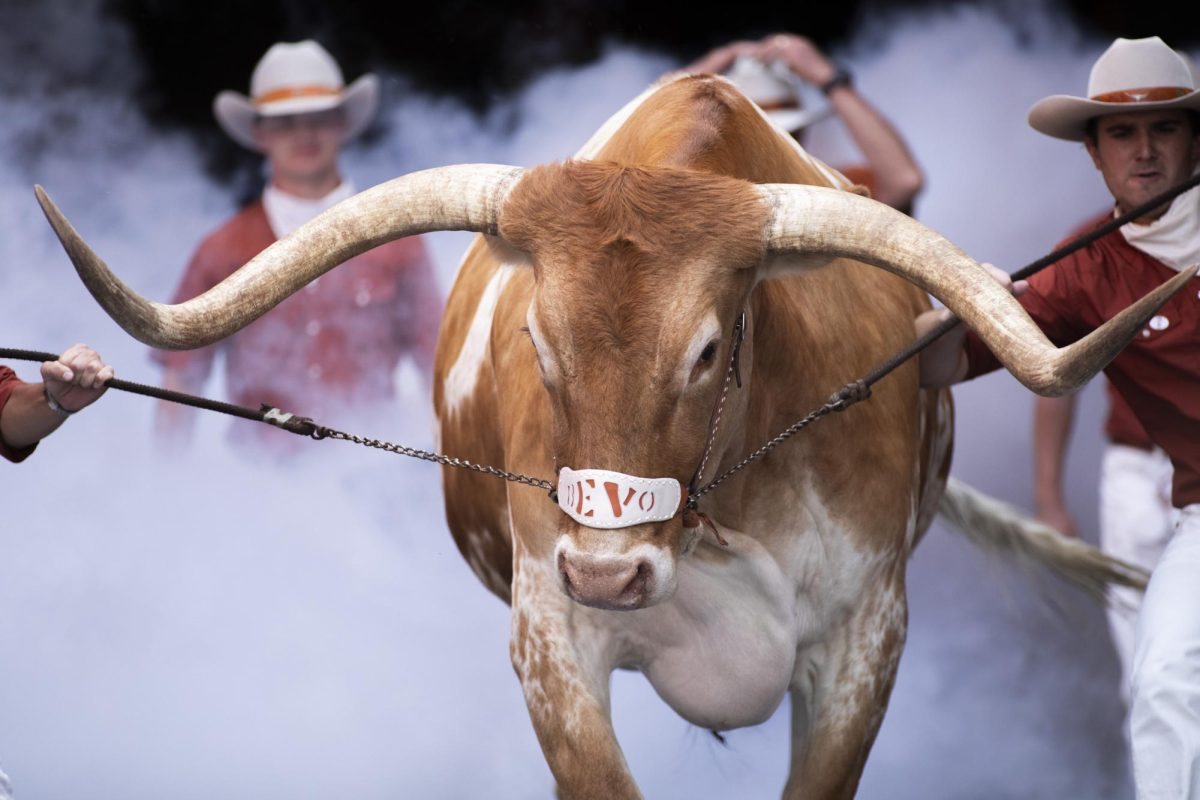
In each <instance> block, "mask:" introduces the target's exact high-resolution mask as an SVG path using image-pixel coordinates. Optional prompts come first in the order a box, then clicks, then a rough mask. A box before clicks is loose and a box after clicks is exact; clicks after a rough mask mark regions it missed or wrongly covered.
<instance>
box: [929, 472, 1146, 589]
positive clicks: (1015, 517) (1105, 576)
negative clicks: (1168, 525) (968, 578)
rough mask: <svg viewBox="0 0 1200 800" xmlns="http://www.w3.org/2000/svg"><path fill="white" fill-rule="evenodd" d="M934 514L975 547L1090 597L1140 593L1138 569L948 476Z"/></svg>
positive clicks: (1141, 578) (1142, 577) (1141, 576)
mask: <svg viewBox="0 0 1200 800" xmlns="http://www.w3.org/2000/svg"><path fill="white" fill-rule="evenodd" d="M938 511H939V513H941V515H942V516H943V517H944V518H945V519H946V521H947V522H949V523H950V524H951V525H952V526H954V527H955V528H957V529H958V530H959V532H961V533H963V534H965V535H966V537H967V538H968V539H970V540H971V541H972V542H974V543H975V544H976V545H978V546H979V547H981V548H983V549H985V550H989V551H992V552H998V553H1002V554H1004V555H1006V556H1011V557H1014V558H1016V559H1018V560H1019V561H1024V562H1027V563H1028V562H1033V563H1038V564H1044V565H1046V566H1048V567H1050V569H1052V570H1053V571H1054V572H1055V573H1057V574H1058V575H1059V576H1060V577H1062V578H1065V579H1066V580H1067V581H1069V582H1070V583H1073V584H1075V585H1076V586H1078V587H1079V588H1080V589H1083V590H1084V591H1085V592H1087V593H1088V594H1090V595H1092V596H1093V597H1096V598H1099V599H1100V600H1104V599H1105V598H1106V592H1105V589H1106V587H1108V586H1129V587H1132V588H1134V589H1145V588H1146V581H1147V580H1149V578H1150V575H1149V573H1147V572H1146V571H1145V570H1143V569H1142V568H1141V567H1138V566H1135V565H1133V564H1128V563H1126V562H1124V561H1120V560H1119V559H1116V558H1112V557H1111V556H1106V555H1105V554H1104V553H1102V552H1101V551H1100V550H1098V549H1097V548H1095V547H1092V546H1091V545H1090V544H1087V543H1086V542H1082V541H1080V540H1079V539H1074V538H1071V537H1069V536H1063V535H1062V534H1061V533H1059V532H1058V531H1056V530H1054V529H1053V528H1051V527H1050V526H1049V525H1044V524H1042V523H1040V522H1038V521H1036V520H1033V519H1030V518H1029V517H1027V516H1025V515H1024V514H1022V513H1021V512H1020V511H1018V510H1017V509H1015V508H1013V507H1012V506H1010V505H1007V504H1005V503H1002V502H1000V501H999V500H997V499H995V498H994V497H988V496H987V495H985V494H983V493H982V492H980V491H978V490H976V489H973V488H971V487H970V486H968V485H967V484H965V483H963V482H961V481H957V480H955V479H954V478H951V479H950V481H949V483H947V484H946V492H945V494H943V495H942V501H941V504H940V505H939V506H938Z"/></svg>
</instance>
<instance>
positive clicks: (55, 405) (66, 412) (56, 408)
mask: <svg viewBox="0 0 1200 800" xmlns="http://www.w3.org/2000/svg"><path fill="white" fill-rule="evenodd" d="M42 394H44V395H46V405H48V406H50V410H51V411H53V412H54V413H55V414H58V415H59V416H60V417H62V418H63V419H66V418H67V417H69V416H71V415H72V414H74V413H75V412H74V411H71V410H70V409H66V408H63V407H62V406H61V405H59V402H58V401H57V400H55V399H54V398H53V397H51V396H50V390H49V389H47V388H46V387H45V386H43V387H42Z"/></svg>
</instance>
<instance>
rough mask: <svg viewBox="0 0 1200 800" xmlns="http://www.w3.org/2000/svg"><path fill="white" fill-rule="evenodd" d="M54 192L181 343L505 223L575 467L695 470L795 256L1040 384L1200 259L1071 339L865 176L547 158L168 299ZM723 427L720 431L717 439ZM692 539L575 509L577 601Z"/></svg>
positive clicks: (465, 178)
mask: <svg viewBox="0 0 1200 800" xmlns="http://www.w3.org/2000/svg"><path fill="white" fill-rule="evenodd" d="M38 196H39V201H40V202H41V203H42V207H43V210H44V211H45V212H46V216H47V218H48V219H49V220H50V223H51V225H52V226H53V227H54V229H55V231H56V232H57V233H58V235H59V238H60V239H61V240H62V242H63V245H64V247H65V248H66V250H67V253H68V254H69V255H70V256H71V260H72V261H73V262H74V264H75V267H76V269H77V270H78V272H79V274H80V277H81V278H82V279H83V281H84V283H85V284H86V285H87V287H88V289H89V290H90V291H91V292H92V294H93V296H95V297H96V299H97V300H98V301H99V302H100V304H101V305H102V306H104V308H105V310H106V311H107V312H108V313H109V314H110V315H111V316H112V317H113V319H115V320H116V321H117V322H118V323H119V324H120V325H121V326H122V327H123V328H124V329H125V330H126V331H128V332H129V333H131V334H132V335H134V336H135V337H137V338H138V339H140V340H141V341H143V342H145V343H147V344H149V345H151V346H153V347H160V348H169V349H190V348H195V347H201V346H203V345H206V344H210V343H212V342H215V341H218V340H220V339H222V338H224V337H226V336H229V335H230V334H232V333H234V332H236V331H238V330H240V329H241V328H243V327H245V326H246V325H248V324H249V323H250V322H252V321H254V320H255V319H257V318H258V317H259V316H261V315H262V314H264V313H265V312H266V311H268V310H269V309H271V308H272V307H273V306H275V305H277V304H278V303H279V302H281V301H282V300H284V299H285V298H286V297H288V296H289V295H290V294H291V293H293V292H295V291H296V290H298V289H299V288H301V287H302V286H304V285H305V284H307V283H309V282H310V281H312V280H313V279H314V278H316V277H318V276H320V275H321V274H323V273H325V272H327V271H328V270H330V269H333V268H334V267H335V266H337V265H338V264H340V263H342V262H344V261H346V260H348V259H349V258H352V257H353V256H355V255H357V254H359V253H361V252H363V251H365V250H367V249H370V248H371V247H375V246H377V245H380V244H382V243H384V242H387V241H390V240H393V239H397V238H400V237H402V236H407V235H411V234H416V233H426V232H429V231H434V230H469V231H477V232H484V233H489V234H493V235H495V234H500V235H501V236H502V237H503V238H505V239H507V240H508V244H510V245H511V246H512V247H514V248H515V249H517V250H518V251H521V252H523V253H524V255H525V257H526V258H527V260H528V261H529V262H530V265H531V268H532V269H533V270H534V272H535V276H536V287H537V288H536V291H535V293H534V297H533V302H532V303H531V305H530V308H529V313H528V317H527V320H528V327H529V334H530V340H531V341H530V346H531V347H533V348H535V349H536V351H537V363H538V365H539V369H540V370H541V373H542V381H543V382H544V384H545V387H546V391H547V392H548V395H549V399H550V405H551V407H552V409H553V416H554V430H555V437H554V442H553V447H554V453H555V455H556V457H557V459H558V464H559V466H560V467H571V468H572V469H607V470H612V471H615V472H619V473H623V474H625V475H627V476H635V477H639V478H664V479H668V482H669V481H671V480H674V481H677V482H682V483H684V484H686V482H687V481H688V480H689V479H690V478H691V476H692V474H693V473H694V471H695V470H696V467H697V465H698V462H699V460H700V457H701V455H702V451H703V449H704V445H705V439H706V434H707V431H708V429H709V421H710V415H711V414H712V411H713V407H714V404H715V402H716V400H717V397H718V396H719V393H720V391H721V384H722V383H723V380H724V375H725V369H726V366H727V364H728V359H729V353H730V347H731V338H732V337H731V334H732V327H733V325H734V320H735V319H736V318H737V316H738V315H739V313H740V312H741V310H742V308H743V306H744V305H745V303H746V300H747V297H748V296H749V293H750V291H751V289H752V288H753V286H754V284H755V282H756V281H758V280H760V279H762V278H764V277H770V275H771V272H772V269H773V267H771V266H766V265H770V264H774V265H775V267H774V269H777V268H778V265H779V264H780V261H781V260H780V259H779V258H778V257H780V256H782V257H783V259H782V262H783V263H787V264H790V265H791V268H792V269H803V268H814V267H816V266H820V265H822V264H826V263H829V262H830V261H832V260H834V259H837V258H842V257H845V258H851V259H855V260H858V261H861V262H865V263H868V264H872V265H874V266H877V267H880V268H883V269H886V270H888V271H891V272H894V273H896V274H898V275H901V276H903V277H905V278H907V279H908V280H910V281H912V282H913V283H915V284H917V285H918V286H920V287H921V288H923V289H925V290H926V291H928V292H930V293H931V294H933V295H935V296H936V297H937V298H938V299H939V300H941V301H942V302H943V303H944V304H945V305H946V306H948V307H949V308H950V309H951V310H952V311H954V313H956V314H957V315H958V316H959V317H960V318H962V319H963V320H964V321H965V322H966V323H967V324H968V325H969V326H971V327H972V328H973V329H974V330H976V331H977V332H978V333H979V334H980V336H981V337H982V338H983V339H984V341H985V342H986V343H987V344H988V346H989V347H991V349H992V351H993V352H994V353H995V354H996V355H997V357H998V358H999V359H1000V360H1001V361H1002V362H1003V363H1004V365H1005V366H1006V367H1008V369H1009V370H1010V371H1011V372H1012V373H1013V374H1014V375H1015V376H1016V377H1017V378H1018V379H1019V380H1020V381H1021V382H1022V383H1024V384H1025V385H1026V386H1028V387H1030V388H1031V389H1033V390H1034V391H1037V392H1039V393H1041V394H1049V395H1053V394H1062V393H1065V392H1069V391H1072V390H1074V389H1075V388H1077V387H1078V386H1080V385H1082V383H1084V382H1086V381H1087V380H1088V379H1089V378H1090V377H1091V376H1092V375H1093V374H1095V372H1097V371H1098V370H1099V369H1101V368H1102V367H1103V366H1104V365H1105V364H1107V363H1108V361H1109V360H1111V359H1112V358H1113V356H1115V355H1116V353H1117V352H1118V351H1119V350H1120V349H1121V347H1123V346H1124V345H1125V343H1126V342H1128V341H1129V340H1130V339H1131V338H1132V337H1133V336H1134V334H1135V333H1136V332H1137V331H1138V330H1139V329H1140V328H1141V326H1142V325H1143V324H1144V322H1145V320H1147V319H1149V318H1150V317H1151V316H1152V315H1153V314H1154V312H1155V310H1156V309H1157V308H1158V307H1159V306H1160V305H1162V303H1164V302H1165V301H1166V300H1167V298H1168V297H1170V295H1171V294H1172V293H1173V292H1174V291H1176V290H1177V289H1179V288H1180V287H1182V286H1183V285H1185V284H1186V283H1187V281H1188V280H1189V279H1190V278H1191V277H1192V275H1193V274H1194V269H1189V270H1184V271H1182V272H1180V273H1179V274H1178V275H1177V276H1175V277H1174V278H1172V279H1171V280H1170V281H1167V282H1166V283H1164V284H1163V285H1162V286H1160V287H1158V288H1157V289H1156V290H1155V291H1153V292H1151V293H1150V294H1148V295H1146V297H1144V298H1142V299H1141V300H1139V301H1138V302H1137V303H1135V304H1133V305H1132V306H1130V307H1129V308H1127V309H1125V311H1123V312H1121V314H1119V315H1117V316H1116V317H1114V318H1113V319H1112V320H1110V321H1109V322H1108V323H1106V324H1105V325H1104V326H1103V327H1102V328H1100V329H1098V330H1097V331H1095V332H1094V333H1092V334H1091V335H1089V336H1088V337H1086V338H1084V339H1081V340H1080V341H1078V342H1076V343H1075V344H1073V345H1071V346H1070V347H1064V348H1062V349H1056V348H1055V347H1054V346H1053V345H1052V344H1051V343H1050V342H1049V341H1048V340H1047V339H1046V338H1045V336H1044V335H1042V333H1041V331H1040V330H1038V328H1037V326H1035V325H1034V324H1033V322H1032V320H1030V319H1029V317H1028V316H1027V315H1026V314H1025V313H1024V311H1022V310H1021V308H1020V306H1019V305H1018V304H1017V303H1016V301H1015V300H1013V298H1012V297H1011V296H1010V295H1009V294H1008V293H1007V292H1006V291H1004V290H1003V289H1001V288H1000V286H999V285H998V284H996V283H995V282H994V281H993V280H992V279H991V278H990V277H989V276H988V274H987V273H986V272H985V271H984V270H982V269H981V268H980V267H979V265H977V264H975V262H973V261H971V259H969V258H968V257H967V256H966V255H964V254H963V253H962V252H961V251H960V250H958V248H956V247H954V246H953V245H952V244H950V243H949V242H947V241H946V240H945V239H943V238H942V237H941V236H939V235H938V234H936V233H934V232H933V231H931V230H929V229H927V228H925V227H924V226H922V225H920V224H919V223H917V222H916V221H914V220H912V219H910V218H909V217H906V216H904V215H903V214H900V213H899V212H896V211H894V210H892V209H890V208H888V207H887V206H884V205H882V204H879V203H875V202H873V201H871V200H868V199H866V198H863V197H859V196H857V195H853V194H850V193H847V192H842V191H837V190H834V189H827V188H819V187H813V186H800V185H793V184H768V185H754V184H750V183H745V182H741V181H736V180H732V179H728V178H720V177H716V176H713V175H707V174H700V173H697V172H691V171H686V170H670V169H640V168H630V167H622V166H617V165H613V164H609V165H604V164H566V165H558V166H553V167H548V168H545V169H539V170H534V171H532V172H531V173H529V174H526V173H525V172H524V171H523V170H520V169H517V168H514V167H504V166H497V165H459V166H453V167H442V168H439V169H435V170H426V171H424V172H418V173H413V174H411V175H406V176H403V177H400V178H396V179H394V180H392V181H389V182H387V183H384V184H380V185H379V186H376V187H374V188H372V189H369V190H367V191H365V192H362V193H361V194H358V195H356V196H354V197H352V198H350V199H348V200H346V201H344V202H342V203H339V204H338V205H337V206H335V207H334V208H332V209H330V210H328V211H326V212H325V213H324V214H322V215H321V216H319V217H317V218H316V219H314V220H312V221H311V222H309V223H308V224H306V225H304V226H302V227H301V228H300V229H298V230H297V231H296V232H295V233H293V234H292V235H290V236H288V237H287V238H285V239H283V240H281V241H279V242H276V243H275V244H274V245H272V246H271V247H269V248H267V249H266V250H265V251H263V252H262V253H261V254H259V255H258V256H256V257H255V258H254V259H253V260H252V261H251V262H250V263H249V264H247V265H245V266H244V267H242V268H241V269H239V270H237V272H235V273H234V274H233V275H232V276H231V277H230V278H228V279H227V280H225V281H223V282H222V283H221V284H219V285H217V286H216V287H214V288H212V289H210V290H209V291H207V292H205V293H204V294H203V295H201V296H200V297H197V298H195V299H193V300H189V301H187V302H186V303H181V304H179V305H172V306H167V305H162V304H159V303H155V302H152V301H149V300H146V299H145V298H142V297H140V296H139V295H137V294H136V293H134V292H132V291H131V290H130V289H129V288H128V287H127V286H125V285H124V284H123V283H121V281H120V280H119V279H118V278H117V277H116V276H115V275H114V274H113V273H112V271H111V270H109V268H108V267H107V266H106V265H105V264H104V262H103V261H101V260H100V258H99V257H97V256H96V254H95V253H94V252H92V250H91V249H90V248H89V247H88V246H87V244H86V243H85V242H84V241H83V240H82V239H81V238H80V237H79V235H78V234H77V233H76V232H75V230H74V229H73V228H72V227H71V225H70V223H69V222H68V221H67V220H66V218H65V217H63V215H62V213H61V212H60V211H59V210H58V209H57V208H56V207H55V206H54V204H53V203H52V202H50V199H49V198H48V197H47V196H46V195H45V193H44V192H41V190H40V189H39V191H38ZM743 371H744V372H748V368H747V369H745V370H743ZM531 377H532V376H531ZM731 393H732V394H733V395H736V394H737V393H736V392H732V390H731ZM736 412H737V406H736V403H735V404H734V405H733V406H732V407H729V406H727V408H726V413H727V414H729V415H731V416H734V415H736ZM722 428H723V429H725V426H724V425H723V426H722ZM728 441H729V440H728V439H726V440H725V444H728ZM757 444H758V443H757V442H752V443H749V446H751V447H753V446H757ZM722 446H723V444H722V441H721V440H720V439H718V444H717V446H716V447H715V448H714V452H715V453H718V454H719V452H720V451H721V449H722ZM732 449H733V448H730V450H732ZM732 455H734V456H737V455H740V453H732ZM710 469H711V468H710ZM708 474H710V475H711V474H712V473H711V472H709V473H708ZM588 488H590V489H591V490H592V491H594V492H595V494H596V495H600V496H599V497H597V496H592V497H591V498H590V499H589V502H595V503H601V504H603V503H616V504H617V505H619V506H624V505H625V504H626V503H627V502H630V501H631V500H636V498H631V497H630V496H629V495H628V491H627V489H626V490H623V491H621V492H617V493H615V495H614V496H613V497H612V499H611V500H610V499H609V494H608V491H607V489H606V488H605V487H603V486H601V485H599V484H597V485H595V486H591V487H588ZM689 543H690V542H689V537H688V536H687V535H686V534H685V533H684V529H683V528H682V524H681V520H680V517H679V516H678V515H676V516H672V517H670V518H666V519H663V520H660V521H657V522H647V523H645V524H639V525H636V526H633V527H628V528H620V529H615V530H602V529H595V528H592V527H589V526H585V525H580V524H579V523H578V522H576V521H574V520H573V519H570V518H568V517H567V516H565V515H564V516H563V517H562V521H561V523H560V526H559V531H558V544H557V548H556V553H555V555H556V558H557V561H558V566H559V570H560V575H561V576H562V581H563V586H564V588H565V589H566V591H567V592H568V593H569V594H571V596H573V597H574V598H576V599H577V600H579V601H581V602H584V603H588V604H590V605H595V606H601V607H605V608H640V607H644V606H646V605H650V604H653V603H656V602H661V601H663V600H664V599H666V598H667V597H669V596H670V595H671V592H672V590H673V588H674V586H675V580H676V579H675V564H676V562H677V560H678V558H679V556H680V553H681V552H682V551H685V550H686V549H687V547H688V545H689Z"/></svg>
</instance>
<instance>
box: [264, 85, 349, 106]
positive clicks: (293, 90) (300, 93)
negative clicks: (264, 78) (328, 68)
mask: <svg viewBox="0 0 1200 800" xmlns="http://www.w3.org/2000/svg"><path fill="white" fill-rule="evenodd" d="M341 93H342V90H341V89H337V88H334V87H332V86H285V87H284V88H282V89H274V90H272V91H270V92H265V93H263V94H260V95H259V96H258V97H256V98H254V105H256V106H263V105H266V104H267V103H277V102H279V101H280V100H294V99H295V98H297V97H336V96H338V95H340V94H341Z"/></svg>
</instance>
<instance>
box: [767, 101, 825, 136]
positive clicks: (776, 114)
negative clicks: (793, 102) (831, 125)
mask: <svg viewBox="0 0 1200 800" xmlns="http://www.w3.org/2000/svg"><path fill="white" fill-rule="evenodd" d="M764 113H766V115H767V119H769V120H771V122H772V124H774V125H775V126H776V127H779V128H783V129H784V130H785V131H787V132H788V133H796V132H797V131H800V130H803V129H804V128H807V127H808V126H809V125H812V124H813V123H814V122H819V121H821V120H823V119H825V118H826V117H828V116H829V115H830V114H832V113H833V108H832V107H831V106H828V105H824V106H820V107H819V108H801V109H797V110H778V109H776V110H772V111H767V112H764Z"/></svg>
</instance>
